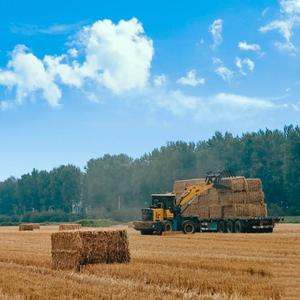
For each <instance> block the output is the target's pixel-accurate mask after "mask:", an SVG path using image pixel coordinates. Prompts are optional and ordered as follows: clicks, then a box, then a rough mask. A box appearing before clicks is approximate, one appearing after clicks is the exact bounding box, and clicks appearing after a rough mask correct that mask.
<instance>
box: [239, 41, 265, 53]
mask: <svg viewBox="0 0 300 300" xmlns="http://www.w3.org/2000/svg"><path fill="white" fill-rule="evenodd" d="M238 47H239V48H240V50H244V51H260V45H258V44H248V43H247V42H245V41H243V42H239V43H238Z"/></svg>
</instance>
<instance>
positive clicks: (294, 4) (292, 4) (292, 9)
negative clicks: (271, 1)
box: [280, 0, 300, 14]
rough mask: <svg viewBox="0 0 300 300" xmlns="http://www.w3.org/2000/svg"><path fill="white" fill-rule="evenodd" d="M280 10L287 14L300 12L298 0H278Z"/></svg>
mask: <svg viewBox="0 0 300 300" xmlns="http://www.w3.org/2000/svg"><path fill="white" fill-rule="evenodd" d="M280 5H281V11H282V12H284V13H287V14H297V13H300V0H280Z"/></svg>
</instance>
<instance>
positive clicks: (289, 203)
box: [0, 126, 300, 222]
mask: <svg viewBox="0 0 300 300" xmlns="http://www.w3.org/2000/svg"><path fill="white" fill-rule="evenodd" d="M222 169H226V170H231V171H232V172H233V173H234V174H236V175H244V176H246V177H258V178H261V180H262V182H263V186H264V191H265V195H266V202H267V203H268V207H269V210H270V212H271V213H272V214H274V215H275V214H277V215H283V214H288V215H299V214H300V200H299V198H300V128H299V127H298V126H296V127H293V126H286V127H285V128H284V129H283V130H268V129H266V130H260V131H258V132H253V133H245V134H243V135H241V136H233V135H232V134H230V133H225V134H221V133H220V132H216V133H215V134H214V136H213V137H211V138H210V139H208V140H206V141H200V142H198V143H187V142H183V141H178V142H169V143H167V144H166V145H165V146H163V147H160V148H158V149H154V150H153V151H152V152H150V153H146V154H144V155H143V156H141V157H140V158H137V159H133V158H131V157H129V156H128V155H125V154H119V155H109V154H106V155H104V156H102V157H100V158H97V159H91V160H89V161H88V162H87V164H86V167H85V168H84V170H80V168H78V167H76V166H73V165H64V166H60V167H58V168H54V169H53V170H51V171H38V170H35V169H33V171H32V172H31V173H30V174H25V175H23V176H21V177H20V178H14V177H10V178H8V179H6V180H4V181H2V182H0V215H1V216H2V219H3V218H4V219H5V217H6V218H8V217H9V218H10V219H9V220H12V218H14V219H13V220H15V219H16V220H20V218H21V220H27V219H28V220H32V218H37V219H38V221H43V220H48V219H50V220H61V219H64V218H70V217H72V216H73V217H76V216H77V217H79V216H82V217H84V216H88V217H94V218H96V217H98V218H107V217H109V218H113V219H117V220H118V219H120V220H121V219H131V218H135V217H137V211H138V209H139V208H141V207H143V206H145V205H147V203H148V201H149V199H150V194H151V193H155V192H167V191H171V190H172V186H173V183H174V181H175V180H179V179H187V178H197V177H204V176H205V175H206V174H207V172H210V171H218V170H222ZM26 218H27V219H26ZM5 220H6V219H5ZM34 220H36V219H34ZM0 222H1V218H0Z"/></svg>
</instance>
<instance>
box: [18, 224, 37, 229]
mask: <svg viewBox="0 0 300 300" xmlns="http://www.w3.org/2000/svg"><path fill="white" fill-rule="evenodd" d="M33 229H34V227H33V224H20V225H19V231H33Z"/></svg>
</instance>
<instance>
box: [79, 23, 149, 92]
mask: <svg viewBox="0 0 300 300" xmlns="http://www.w3.org/2000/svg"><path fill="white" fill-rule="evenodd" d="M80 44H81V45H82V46H83V48H84V51H85V62H84V63H83V65H82V66H81V73H82V76H83V77H87V78H89V79H92V80H95V81H97V82H99V83H101V85H103V86H104V87H106V88H107V89H109V90H111V91H112V92H113V93H115V94H121V93H123V92H126V91H129V90H131V89H137V88H138V89H139V88H144V87H145V85H146V83H147V81H148V78H149V75H150V67H151V61H152V57H153V53H154V49H153V43H152V40H151V39H149V38H148V37H147V36H145V35H144V29H143V26H142V24H141V23H140V22H139V21H138V20H137V19H135V18H133V19H131V20H129V21H124V20H121V21H120V22H119V23H118V24H116V25H115V24H113V23H112V21H110V20H103V21H97V22H95V23H94V24H93V25H92V26H87V27H85V28H84V30H83V31H82V32H81V34H80Z"/></svg>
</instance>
